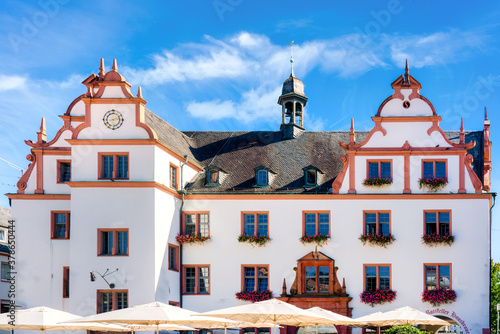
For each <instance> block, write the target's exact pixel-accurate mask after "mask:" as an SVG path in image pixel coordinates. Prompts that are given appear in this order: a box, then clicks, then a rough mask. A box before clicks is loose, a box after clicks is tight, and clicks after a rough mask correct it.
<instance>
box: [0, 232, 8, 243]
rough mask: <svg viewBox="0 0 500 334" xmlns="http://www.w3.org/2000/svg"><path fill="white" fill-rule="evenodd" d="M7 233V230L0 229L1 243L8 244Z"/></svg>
mask: <svg viewBox="0 0 500 334" xmlns="http://www.w3.org/2000/svg"><path fill="white" fill-rule="evenodd" d="M6 235H7V233H6V231H5V230H3V229H0V242H2V241H3V242H7V237H6Z"/></svg>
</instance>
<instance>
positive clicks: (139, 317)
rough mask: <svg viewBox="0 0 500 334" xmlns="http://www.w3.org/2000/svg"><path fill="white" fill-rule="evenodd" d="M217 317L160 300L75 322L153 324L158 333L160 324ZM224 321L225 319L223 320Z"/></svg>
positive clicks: (196, 321) (191, 324)
mask: <svg viewBox="0 0 500 334" xmlns="http://www.w3.org/2000/svg"><path fill="white" fill-rule="evenodd" d="M220 320H221V319H218V318H208V317H201V316H198V313H196V312H194V311H190V310H186V309H183V308H180V307H177V306H171V305H167V304H164V303H160V302H153V303H149V304H143V305H137V306H132V307H129V308H124V309H121V310H116V311H110V312H106V313H100V314H95V315H91V316H88V317H83V318H80V319H78V320H76V321H72V322H77V323H85V322H103V323H112V324H129V325H136V326H138V325H144V326H155V327H156V332H157V333H158V332H159V331H160V329H161V327H160V326H161V325H164V324H175V325H190V326H193V325H194V324H204V323H207V324H208V323H213V322H217V321H220ZM224 321H225V320H224ZM221 328H222V327H221Z"/></svg>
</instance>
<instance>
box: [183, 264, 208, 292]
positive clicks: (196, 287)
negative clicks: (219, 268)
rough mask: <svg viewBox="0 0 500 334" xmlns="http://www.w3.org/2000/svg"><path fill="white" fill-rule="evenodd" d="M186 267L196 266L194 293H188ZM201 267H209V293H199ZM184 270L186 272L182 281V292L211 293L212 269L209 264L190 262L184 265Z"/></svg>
mask: <svg viewBox="0 0 500 334" xmlns="http://www.w3.org/2000/svg"><path fill="white" fill-rule="evenodd" d="M186 268H195V288H194V293H186ZM199 268H208V291H207V293H199V291H200V279H199V270H198V269H199ZM182 270H183V273H184V279H183V281H182V294H184V295H201V296H208V295H210V290H211V288H212V287H211V285H212V284H211V279H210V276H211V269H210V265H209V264H189V265H184V266H182Z"/></svg>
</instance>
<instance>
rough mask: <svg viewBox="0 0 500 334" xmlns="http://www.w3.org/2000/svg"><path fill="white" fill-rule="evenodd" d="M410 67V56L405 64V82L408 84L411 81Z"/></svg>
mask: <svg viewBox="0 0 500 334" xmlns="http://www.w3.org/2000/svg"><path fill="white" fill-rule="evenodd" d="M409 72H410V70H409V68H408V58H406V66H405V83H406V84H409V83H410V80H409Z"/></svg>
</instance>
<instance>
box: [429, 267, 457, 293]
mask: <svg viewBox="0 0 500 334" xmlns="http://www.w3.org/2000/svg"><path fill="white" fill-rule="evenodd" d="M424 271H425V290H437V289H445V290H450V289H451V264H426V265H424Z"/></svg>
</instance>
